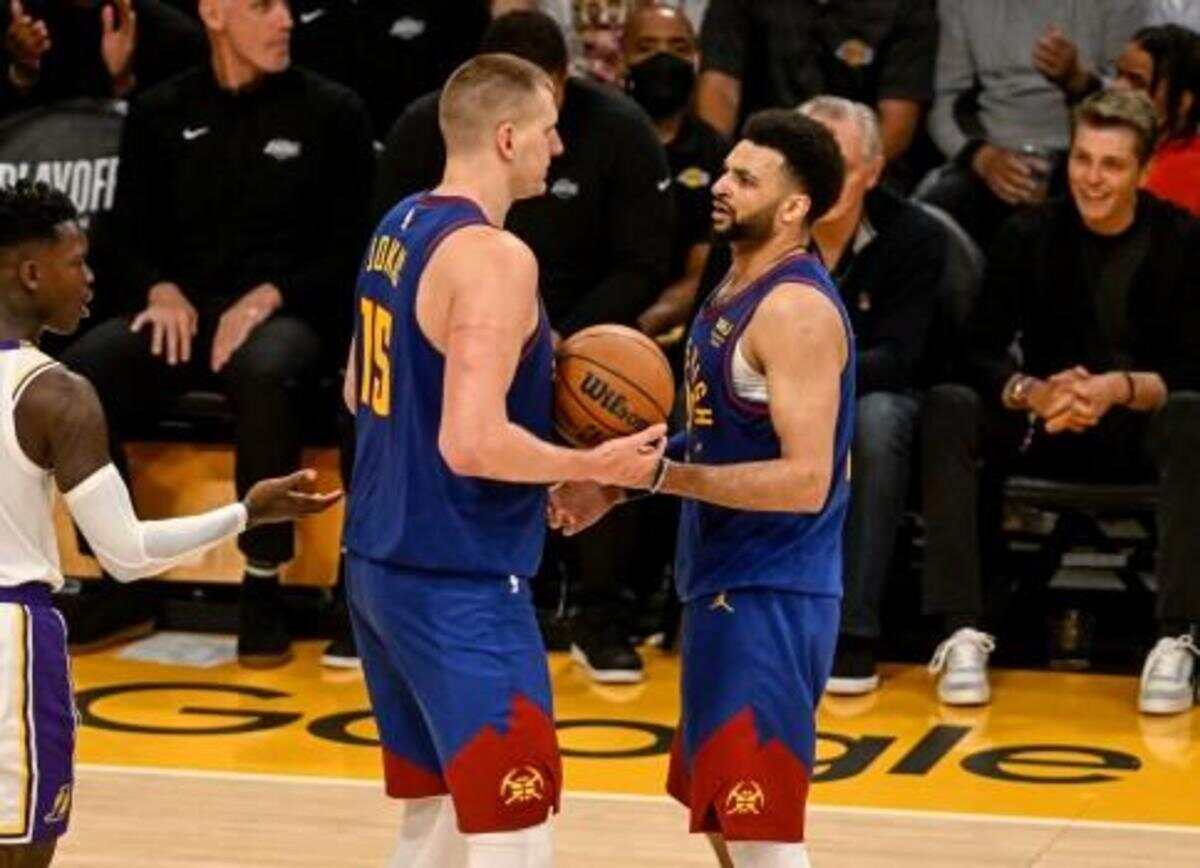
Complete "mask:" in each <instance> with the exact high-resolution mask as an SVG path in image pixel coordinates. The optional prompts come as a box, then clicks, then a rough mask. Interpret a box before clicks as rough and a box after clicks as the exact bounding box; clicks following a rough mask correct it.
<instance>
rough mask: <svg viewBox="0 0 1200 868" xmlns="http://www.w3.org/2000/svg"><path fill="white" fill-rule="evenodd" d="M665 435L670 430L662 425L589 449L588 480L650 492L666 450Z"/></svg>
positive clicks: (586, 458)
mask: <svg viewBox="0 0 1200 868" xmlns="http://www.w3.org/2000/svg"><path fill="white" fill-rule="evenodd" d="M666 434H667V426H666V425H664V424H662V423H661V422H660V423H659V424H657V425H651V426H650V427H648V428H646V429H645V430H642V431H638V432H637V433H636V434H630V435H629V436H627V437H618V438H617V439H615V440H609V441H607V442H606V443H601V444H600V445H599V446H596V447H594V448H592V449H589V450H588V451H587V452H585V453H584V460H585V461H586V462H587V474H586V475H587V478H588V479H591V480H592V481H593V482H598V483H600V484H601V485H615V486H618V487H620V488H649V487H650V483H651V481H652V480H653V479H654V471H655V470H657V469H658V462H659V461H660V460H662V456H663V450H665V449H666V448H667V437H666Z"/></svg>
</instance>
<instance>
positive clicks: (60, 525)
mask: <svg viewBox="0 0 1200 868" xmlns="http://www.w3.org/2000/svg"><path fill="white" fill-rule="evenodd" d="M339 401H340V381H337V382H335V380H334V378H332V377H331V378H328V379H327V380H325V381H323V382H322V383H320V384H319V385H318V387H317V388H316V389H314V390H313V397H312V400H310V401H308V402H307V404H306V406H305V408H304V411H305V412H304V415H305V418H304V420H303V423H302V424H303V425H304V434H305V443H306V448H305V450H304V453H303V455H302V457H301V462H302V464H303V466H305V467H310V468H312V469H314V470H316V471H317V487H318V488H319V489H321V490H328V489H331V488H342V487H343V484H342V478H341V472H340V461H339V452H338V446H337V442H338V436H337V427H338V426H337V419H338V403H337V402H339ZM232 433H233V413H232V411H231V409H230V407H229V403H228V401H226V399H225V397H224V395H222V394H220V393H217V392H206V391H193V392H188V393H186V394H184V395H182V396H180V398H179V399H178V400H176V401H175V402H174V403H173V404H172V405H171V406H170V407H168V409H167V411H166V412H165V413H164V414H163V416H162V417H161V419H159V420H158V421H157V422H156V423H155V424H154V425H153V426H151V427H150V428H149V429H147V430H145V431H140V432H137V438H136V439H131V441H130V442H129V443H128V445H127V446H126V454H127V456H128V459H129V471H130V476H131V477H132V479H131V486H130V487H131V489H132V491H133V499H134V503H135V504H136V506H137V510H138V514H139V515H140V516H141V517H142V518H144V519H156V518H169V517H171V516H176V515H183V514H187V513H193V512H201V511H203V510H208V509H213V508H215V507H218V506H220V505H222V504H224V503H229V502H230V501H232V500H233V499H234V496H235V491H234V484H233V469H234V453H233V447H232V446H231V445H230V444H231V442H232ZM342 516H343V508H342V504H338V505H337V506H335V507H334V508H333V509H331V510H329V511H328V512H325V513H322V514H321V515H316V516H311V517H309V518H307V519H304V520H303V521H300V522H298V523H297V524H296V531H295V532H296V557H295V559H294V560H293V561H292V562H291V563H290V564H288V565H287V566H285V567H284V568H283V570H282V578H283V581H284V582H285V583H287V584H297V585H314V586H319V587H328V586H331V585H332V584H334V582H335V580H336V578H337V569H338V559H339V557H340V553H341V529H342ZM55 524H56V528H57V531H58V543H59V556H60V559H61V561H62V568H63V572H64V574H66V575H68V576H72V577H76V578H95V577H98V576H99V575H100V567H99V565H98V564H97V563H96V561H95V560H94V559H93V558H91V557H89V556H87V555H84V554H82V553H81V552H80V550H79V544H78V539H77V537H76V534H75V532H74V528H73V526H72V523H71V519H70V516H69V515H68V513H67V511H66V509H65V507H64V506H63V504H62V501H61V499H59V500H58V502H57V504H56V509H55ZM244 570H245V560H244V559H243V557H242V555H241V553H240V552H239V551H238V549H237V545H236V543H235V541H234V540H232V539H231V540H227V541H226V542H224V543H222V544H221V545H218V546H215V547H214V548H211V549H209V550H208V551H207V552H204V553H203V554H202V555H200V556H199V557H198V558H197V559H195V560H194V561H193V562H190V563H185V564H181V565H180V566H178V567H175V568H174V569H172V570H169V571H168V572H167V573H165V574H164V575H163V578H165V579H173V580H178V581H184V582H229V583H236V582H240V581H241V578H242V575H243V573H244Z"/></svg>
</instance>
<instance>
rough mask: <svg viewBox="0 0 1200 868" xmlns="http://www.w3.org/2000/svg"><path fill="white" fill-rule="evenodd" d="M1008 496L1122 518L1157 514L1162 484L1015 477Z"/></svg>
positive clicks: (1045, 506)
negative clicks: (1160, 485)
mask: <svg viewBox="0 0 1200 868" xmlns="http://www.w3.org/2000/svg"><path fill="white" fill-rule="evenodd" d="M1004 496H1005V500H1006V501H1008V502H1009V503H1011V504H1013V505H1016V506H1030V507H1034V508H1037V509H1046V510H1050V511H1052V512H1058V511H1067V510H1077V511H1080V512H1086V513H1089V514H1092V515H1096V516H1099V517H1107V516H1116V517H1122V516H1127V515H1130V514H1134V513H1153V512H1154V507H1155V505H1156V504H1157V503H1158V486H1157V485H1154V484H1151V483H1141V484H1139V483H1105V482H1060V481H1058V480H1053V479H1038V478H1035V477H1031V476H1014V477H1012V478H1010V479H1009V480H1008V481H1007V483H1006V485H1005V489H1004Z"/></svg>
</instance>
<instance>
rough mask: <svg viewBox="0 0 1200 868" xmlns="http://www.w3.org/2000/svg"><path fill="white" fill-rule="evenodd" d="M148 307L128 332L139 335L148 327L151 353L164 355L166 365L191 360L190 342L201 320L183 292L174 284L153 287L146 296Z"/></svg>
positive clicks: (137, 317) (157, 284)
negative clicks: (149, 329)
mask: <svg viewBox="0 0 1200 868" xmlns="http://www.w3.org/2000/svg"><path fill="white" fill-rule="evenodd" d="M146 295H147V298H148V300H149V304H148V305H147V307H146V309H145V310H143V311H142V312H141V313H139V314H138V315H137V316H135V317H134V318H133V322H132V323H131V324H130V326H129V330H130V331H135V332H137V331H141V330H142V328H143V327H144V326H146V325H147V324H149V326H150V328H151V329H152V331H151V333H150V352H152V353H153V354H154V355H156V356H161V355H163V352H164V351H165V352H166V358H167V364H168V365H176V364H180V363H181V362H188V361H190V360H191V358H192V338H193V337H195V336H196V328H197V325H198V324H199V321H200V317H199V315H198V314H197V313H196V308H194V307H192V303H191V302H190V301H188V299H187V296H186V295H184V294H183V290H182V289H180V288H179V287H178V286H176V285H175V284H174V283H156V284H154V286H152V287H150V292H148V293H147V294H146Z"/></svg>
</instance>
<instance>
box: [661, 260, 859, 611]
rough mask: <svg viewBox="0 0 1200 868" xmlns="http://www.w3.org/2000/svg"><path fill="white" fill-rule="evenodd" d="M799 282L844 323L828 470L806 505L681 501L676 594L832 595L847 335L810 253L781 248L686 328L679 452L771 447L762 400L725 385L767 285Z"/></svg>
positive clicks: (704, 460)
mask: <svg viewBox="0 0 1200 868" xmlns="http://www.w3.org/2000/svg"><path fill="white" fill-rule="evenodd" d="M784 283H804V284H807V285H809V286H812V287H813V288H814V289H817V290H818V291H820V292H821V294H823V295H824V296H825V297H826V298H828V299H829V300H830V301H831V302H832V303H833V304H834V305H835V306H836V307H837V309H838V312H839V313H840V314H841V317H842V322H843V324H844V325H845V327H846V342H847V348H848V360H847V362H846V366H845V368H844V369H843V371H842V374H841V400H840V402H839V405H838V411H837V413H838V416H837V425H836V427H835V429H834V444H833V475H832V478H831V482H830V488H829V493H828V495H827V497H826V499H825V505H824V506H823V507H822V509H821V511H820V512H818V513H815V514H803V515H802V514H796V513H785V512H751V511H745V510H736V509H726V508H724V507H720V506H713V505H711V504H706V503H701V502H699V501H695V500H688V499H685V500H684V501H683V508H682V513H681V516H680V523H679V548H678V553H677V555H676V565H675V575H676V585H677V588H678V591H679V595H680V597H681V598H682V599H683V600H684V601H688V600H692V599H695V598H696V597H699V596H704V595H706V594H714V593H719V592H721V591H727V590H731V589H734V588H746V587H754V588H773V589H777V590H785V591H797V592H802V593H808V594H826V595H838V596H840V595H841V590H842V524H843V522H844V520H845V515H846V507H847V503H848V501H849V498H850V445H851V438H852V434H853V431H852V429H853V418H854V376H855V373H854V371H855V368H854V338H853V335H852V334H851V331H850V324H849V319H848V317H847V316H846V311H845V309H844V308H843V307H842V303H841V300H840V299H839V297H838V291H837V289H836V288H835V287H834V285H833V281H832V279H831V278H830V277H829V274H828V273H827V272H826V271H825V269H824V267H823V266H822V265H821V264H820V262H819V261H818V260H817V259H816V258H815V257H814V256H811V255H808V254H804V255H797V256H792V257H789V258H788V259H786V260H784V261H783V262H781V263H780V264H778V265H777V266H775V267H774V268H772V269H771V270H770V271H769V272H768V273H767V274H765V275H763V276H762V277H761V278H759V279H758V280H757V281H755V282H754V283H753V284H751V285H750V286H749V287H747V288H746V289H745V290H744V291H743V292H741V293H740V294H739V295H737V296H736V297H735V298H733V299H732V300H731V301H730V302H729V303H727V304H725V305H722V306H714V305H713V304H712V298H710V299H709V301H708V302H707V303H706V304H705V305H704V307H703V308H701V310H700V312H699V314H697V316H696V320H695V322H694V323H693V324H692V330H691V333H690V334H689V336H688V343H687V354H686V361H685V366H684V374H685V378H686V386H687V415H688V419H687V435H686V460H688V461H694V462H696V463H697V464H735V463H743V462H751V461H769V460H772V459H776V458H779V457H780V455H781V451H780V442H779V437H778V436H777V435H776V433H775V429H774V427H773V426H772V424H771V417H770V415H769V409H768V406H767V405H766V404H763V403H758V402H756V401H747V400H745V399H743V398H740V397H738V396H737V395H736V394H734V391H733V376H732V361H733V352H734V347H736V346H737V342H738V340H740V339H741V337H742V334H743V332H744V331H745V329H746V326H747V325H748V324H749V323H750V320H751V318H752V317H753V316H754V312H755V311H756V310H757V309H758V306H759V305H760V304H761V303H762V301H763V299H765V298H766V297H767V296H768V295H769V294H770V293H771V291H772V290H773V289H775V288H776V287H777V286H779V285H781V284H784Z"/></svg>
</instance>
